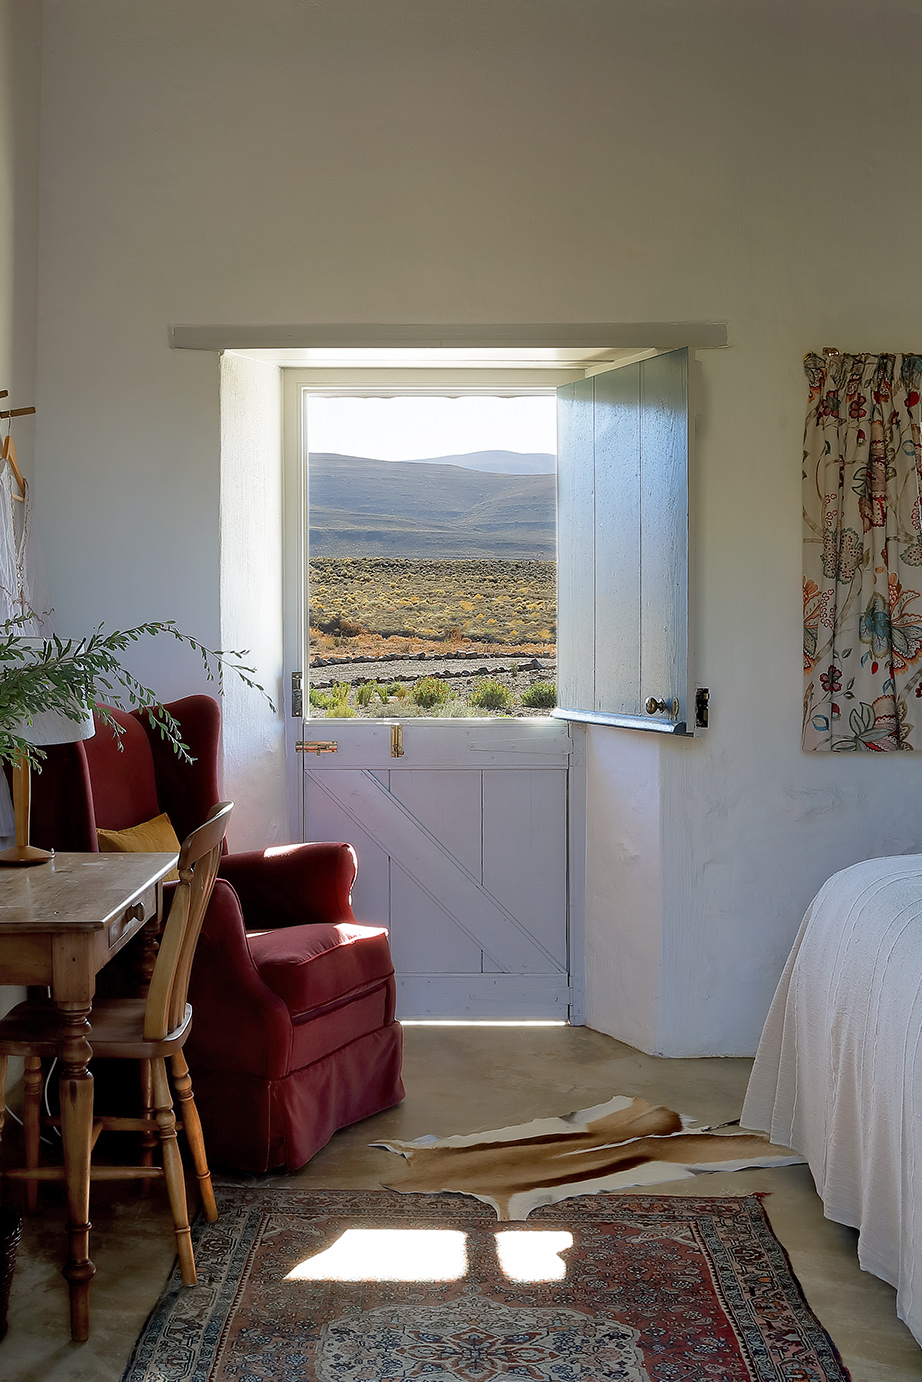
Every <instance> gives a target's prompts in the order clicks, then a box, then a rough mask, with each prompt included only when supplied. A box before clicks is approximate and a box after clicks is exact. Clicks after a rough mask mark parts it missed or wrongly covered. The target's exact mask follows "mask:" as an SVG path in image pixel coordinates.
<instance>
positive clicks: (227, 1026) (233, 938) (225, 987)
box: [186, 878, 292, 1079]
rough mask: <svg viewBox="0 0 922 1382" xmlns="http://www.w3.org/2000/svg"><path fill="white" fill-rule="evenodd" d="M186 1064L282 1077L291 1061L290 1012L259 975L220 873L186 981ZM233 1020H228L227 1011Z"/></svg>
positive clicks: (233, 896)
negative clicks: (188, 1015) (188, 1005)
mask: <svg viewBox="0 0 922 1382" xmlns="http://www.w3.org/2000/svg"><path fill="white" fill-rule="evenodd" d="M189 1001H190V1003H191V1004H192V1030H191V1032H190V1034H189V1040H188V1042H187V1045H186V1055H187V1057H188V1059H189V1063H190V1065H192V1067H193V1074H194V1071H195V1067H196V1066H199V1067H201V1068H202V1069H206V1070H209V1069H210V1070H227V1069H233V1070H236V1071H237V1072H238V1073H239V1074H241V1075H254V1076H256V1077H258V1078H261V1079H280V1078H281V1077H282V1076H284V1075H286V1074H287V1073H288V1070H289V1066H290V1061H291V1041H292V1026H291V1015H290V1014H289V1012H288V1009H287V1008H286V1006H285V1003H284V1001H283V1000H282V999H281V998H280V997H279V996H278V995H277V994H276V993H273V991H272V989H270V988H269V987H268V986H267V985H266V984H265V982H264V981H263V979H262V978H261V976H260V973H259V970H258V969H257V968H256V965H255V964H254V963H253V958H252V956H251V955H250V948H249V946H248V945H247V938H246V931H245V930H244V926H243V914H242V912H241V910H240V901H239V898H238V897H237V895H236V893H235V892H234V889H233V888H232V887H231V885H230V884H229V883H226V882H224V881H222V880H221V879H220V878H219V879H218V880H217V882H216V883H215V886H214V892H213V893H212V895H211V900H210V902H209V904H208V909H207V911H206V913H205V920H204V922H203V924H202V930H201V933H200V935H199V940H198V945H197V947H196V951H195V959H194V961H193V963H192V976H191V979H190V982H189ZM229 1013H232V1014H233V1021H232V1022H229V1021H228V1014H229Z"/></svg>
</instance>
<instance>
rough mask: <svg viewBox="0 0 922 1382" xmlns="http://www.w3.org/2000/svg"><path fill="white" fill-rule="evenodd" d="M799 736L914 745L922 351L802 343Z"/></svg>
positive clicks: (817, 743)
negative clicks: (844, 349) (857, 351)
mask: <svg viewBox="0 0 922 1382" xmlns="http://www.w3.org/2000/svg"><path fill="white" fill-rule="evenodd" d="M804 368H805V370H806V374H807V378H808V380H809V381H810V407H809V411H808V413H807V424H806V430H805V433H804V476H803V479H804V676H805V681H806V690H805V694H804V725H803V746H804V748H805V749H830V750H833V751H835V752H839V753H856V752H865V751H867V752H872V753H882V752H886V751H888V750H892V749H913V748H918V747H920V746H922V734H920V732H919V726H920V724H922V410H920V402H919V399H920V392H922V356H919V355H837V356H832V357H831V358H829V359H827V358H825V357H824V356H821V355H807V356H806V357H805V359H804Z"/></svg>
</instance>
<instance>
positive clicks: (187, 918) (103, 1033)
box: [0, 802, 233, 1286]
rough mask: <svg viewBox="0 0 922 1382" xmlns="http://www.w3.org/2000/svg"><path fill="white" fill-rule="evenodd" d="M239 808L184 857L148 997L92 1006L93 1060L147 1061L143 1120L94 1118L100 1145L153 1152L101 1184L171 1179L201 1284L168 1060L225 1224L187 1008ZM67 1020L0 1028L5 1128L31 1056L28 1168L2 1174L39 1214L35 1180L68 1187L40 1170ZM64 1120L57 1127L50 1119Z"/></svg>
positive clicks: (200, 1172) (212, 820)
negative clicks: (15, 1076) (128, 1139)
mask: <svg viewBox="0 0 922 1382" xmlns="http://www.w3.org/2000/svg"><path fill="white" fill-rule="evenodd" d="M232 806H233V803H232V802H219V803H218V805H217V806H215V807H214V808H213V809H212V811H211V813H210V815H209V818H208V820H207V821H206V823H205V824H204V825H202V826H199V828H198V829H197V830H193V831H192V833H191V835H189V836H188V837H187V839H186V840H185V841H184V842H183V845H182V849H181V851H180V855H179V864H178V868H179V880H180V881H179V882H178V883H177V884H176V885H175V891H174V893H173V899H172V904H171V906H170V912H169V916H168V918H167V920H166V923H165V925H164V927H163V933H162V936H161V940H160V948H159V950H158V952H157V959H156V963H155V965H154V971H153V975H152V976H151V982H150V988H149V990H148V993H147V996H146V998H111V999H103V1000H101V1001H100V1002H99V1003H98V1004H94V1006H93V1012H92V1033H91V1036H90V1042H91V1044H92V1047H93V1054H94V1056H105V1057H109V1058H115V1059H119V1060H136V1061H140V1062H141V1086H142V1090H143V1092H144V1102H145V1105H146V1107H145V1109H144V1112H143V1115H142V1116H141V1117H140V1118H125V1117H95V1116H94V1121H93V1145H94V1146H95V1144H96V1140H97V1138H98V1137H99V1135H100V1133H102V1132H104V1131H116V1132H140V1133H142V1134H144V1141H145V1150H144V1154H143V1157H142V1165H140V1166H96V1165H93V1166H92V1167H91V1170H90V1177H91V1179H93V1180H130V1179H136V1178H138V1177H141V1178H144V1179H147V1178H156V1177H160V1178H163V1179H164V1180H165V1181H166V1186H167V1193H168V1195H169V1200H170V1209H171V1211H172V1215H173V1226H174V1230H175V1233H176V1247H177V1252H178V1254H179V1264H180V1269H181V1271H182V1279H183V1282H184V1284H185V1285H186V1286H194V1285H195V1281H196V1276H195V1259H194V1257H193V1252H192V1237H191V1230H190V1227H189V1215H188V1209H187V1205H186V1188H185V1181H184V1178H183V1167H182V1159H181V1157H180V1154H179V1146H178V1143H177V1139H176V1130H177V1123H176V1117H175V1114H174V1111H173V1099H172V1095H171V1091H170V1082H169V1079H168V1077H167V1070H166V1062H167V1059H169V1061H170V1065H171V1067H172V1073H173V1081H174V1084H175V1087H176V1094H177V1097H178V1099H179V1103H180V1107H181V1111H182V1123H181V1126H182V1127H183V1129H184V1130H185V1134H186V1140H187V1141H188V1143H189V1148H190V1151H191V1153H192V1159H193V1162H194V1164H195V1171H196V1175H197V1177H198V1183H199V1190H200V1194H201V1200H202V1208H203V1209H204V1211H205V1217H206V1218H207V1219H211V1220H214V1219H217V1217H218V1211H217V1207H216V1205H215V1199H214V1191H213V1189H212V1185H211V1176H210V1173H209V1170H208V1160H207V1157H206V1153H205V1143H204V1140H203V1137H202V1128H201V1123H200V1121H199V1116H198V1111H197V1110H196V1107H195V1101H194V1099H193V1097H192V1081H191V1079H190V1078H189V1069H188V1066H187V1065H186V1061H185V1057H184V1055H183V1051H182V1048H183V1046H184V1044H185V1041H186V1038H187V1037H188V1035H189V1030H190V1028H191V1025H192V1009H191V1007H190V1005H189V1004H188V1003H187V1001H186V995H187V992H188V988H189V975H190V973H191V970H192V959H193V956H194V954H195V947H196V944H197V942H198V937H199V932H200V930H201V927H202V920H203V918H204V915H205V910H206V908H207V906H208V901H209V898H210V897H211V893H212V889H213V887H214V881H215V878H216V876H217V872H218V864H219V862H220V859H221V849H222V845H223V842H224V834H225V831H226V829H227V822H228V818H229V816H230V813H231V810H232ZM59 1023H60V1015H59V1013H58V1010H57V1009H56V1008H55V1007H53V1006H52V1005H51V1004H50V1003H43V1002H41V1001H34V1000H30V1001H29V1002H25V1003H20V1004H18V1005H17V1006H16V1007H15V1008H13V1010H12V1012H11V1013H9V1015H8V1016H7V1017H5V1018H3V1019H2V1020H0V1129H2V1126H3V1119H4V1113H5V1108H6V1066H7V1058H8V1057H9V1056H22V1057H24V1058H25V1063H26V1075H25V1113H24V1119H23V1122H24V1126H25V1142H26V1165H25V1166H23V1167H15V1168H12V1169H10V1170H7V1171H5V1172H4V1175H6V1176H7V1177H8V1178H10V1179H13V1180H24V1181H26V1183H27V1206H29V1205H32V1206H34V1201H35V1192H36V1190H37V1182H38V1181H43V1180H63V1179H64V1168H63V1167H61V1166H49V1167H43V1166H39V1121H40V1099H41V1084H42V1081H41V1062H42V1059H43V1058H48V1057H53V1056H56V1055H57V1053H58V1046H59V1041H60V1032H59ZM52 1121H57V1120H52ZM158 1136H159V1140H160V1145H161V1149H162V1156H163V1165H162V1166H154V1165H153V1148H154V1147H155V1146H156V1142H157V1137H158Z"/></svg>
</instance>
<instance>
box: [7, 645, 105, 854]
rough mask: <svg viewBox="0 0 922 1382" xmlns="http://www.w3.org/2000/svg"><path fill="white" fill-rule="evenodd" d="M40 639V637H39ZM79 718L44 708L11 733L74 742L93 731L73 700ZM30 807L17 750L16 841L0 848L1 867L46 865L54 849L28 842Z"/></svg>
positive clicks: (26, 772)
mask: <svg viewBox="0 0 922 1382" xmlns="http://www.w3.org/2000/svg"><path fill="white" fill-rule="evenodd" d="M39 641H40V640H39ZM74 709H75V711H79V713H80V718H79V719H78V720H72V719H70V718H69V716H67V715H63V714H61V712H60V711H58V710H44V711H41V712H40V713H39V714H37V715H33V716H32V718H31V719H30V720H21V721H20V723H19V724H18V725H16V726H14V728H13V731H12V732H13V733H14V734H17V735H18V736H19V738H20V739H25V740H26V742H27V743H29V744H33V745H34V746H35V747H36V748H45V747H46V746H48V745H50V744H76V743H77V742H78V741H79V740H81V739H89V738H90V737H91V736H92V735H93V734H94V733H95V732H96V725H95V723H94V720H93V714H92V711H90V710H88V709H87V708H86V706H84V705H81V703H80V702H79V701H78V700H76V699H75V700H74ZM31 809H32V775H31V770H30V767H29V760H28V758H27V756H26V754H25V753H20V755H19V757H18V758H17V760H16V762H15V763H14V764H13V813H14V815H15V818H16V843H15V845H13V847H12V848H11V849H4V850H0V868H8V867H10V866H14V867H15V866H17V865H18V866H20V867H21V866H23V865H28V864H46V863H47V862H48V860H49V859H51V858H53V857H54V856H53V852H52V851H49V850H47V849H38V848H36V846H34V845H30V844H29V816H30V813H31Z"/></svg>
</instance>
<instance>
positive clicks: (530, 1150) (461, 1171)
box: [371, 1095, 804, 1219]
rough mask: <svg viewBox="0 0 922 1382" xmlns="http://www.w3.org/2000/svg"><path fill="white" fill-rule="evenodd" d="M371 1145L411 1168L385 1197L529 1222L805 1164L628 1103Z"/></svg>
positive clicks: (736, 1135) (760, 1142) (398, 1173)
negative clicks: (441, 1200)
mask: <svg viewBox="0 0 922 1382" xmlns="http://www.w3.org/2000/svg"><path fill="white" fill-rule="evenodd" d="M725 1126H729V1125H725ZM371 1146H373V1147H382V1148H384V1149H385V1150H386V1151H389V1152H397V1153H398V1154H399V1155H400V1156H402V1157H404V1158H405V1159H406V1165H405V1166H402V1167H399V1168H397V1169H395V1170H394V1171H393V1172H391V1174H390V1175H389V1176H388V1177H387V1178H386V1179H385V1180H383V1181H382V1184H383V1185H385V1186H386V1188H387V1189H389V1190H400V1191H401V1192H402V1193H403V1194H434V1193H436V1192H438V1191H440V1190H448V1191H453V1192H454V1193H456V1194H462V1195H474V1196H476V1198H477V1199H478V1200H483V1202H484V1204H488V1205H492V1207H493V1208H494V1209H495V1210H496V1214H497V1217H498V1218H500V1219H527V1218H528V1216H529V1214H530V1213H531V1211H532V1210H533V1209H536V1208H537V1206H538V1205H542V1204H557V1203H558V1202H559V1201H560V1200H563V1199H566V1198H567V1197H568V1196H570V1195H589V1194H595V1193H596V1192H598V1191H599V1190H625V1189H627V1187H628V1186H631V1185H657V1184H661V1183H662V1182H664V1181H672V1180H687V1179H688V1178H689V1177H691V1176H697V1175H701V1174H702V1173H704V1172H707V1171H739V1170H742V1168H743V1167H744V1166H793V1165H797V1164H799V1163H801V1162H803V1160H804V1158H803V1157H802V1156H797V1155H796V1153H794V1152H792V1151H790V1149H789V1148H787V1147H776V1146H773V1144H772V1143H771V1142H770V1141H769V1140H768V1138H767V1137H763V1135H762V1134H761V1133H747V1132H739V1131H735V1132H723V1131H722V1130H714V1129H711V1128H704V1127H700V1126H698V1125H696V1124H695V1123H694V1121H693V1120H692V1119H690V1118H687V1117H685V1116H684V1115H683V1114H680V1113H674V1112H673V1110H672V1109H668V1108H664V1107H663V1106H662V1105H653V1104H648V1103H647V1102H646V1100H645V1099H631V1098H628V1097H626V1096H624V1095H617V1096H616V1097H615V1098H614V1099H609V1101H608V1103H606V1104H596V1105H595V1107H594V1108H586V1109H580V1110H579V1112H577V1113H567V1114H564V1116H563V1117H562V1118H536V1119H535V1120H534V1121H533V1122H531V1123H521V1124H519V1125H518V1126H517V1127H514V1128H497V1129H495V1130H494V1131H492V1132H476V1133H468V1134H463V1135H459V1136H454V1137H441V1138H436V1137H420V1138H417V1139H416V1141H415V1142H372V1143H371Z"/></svg>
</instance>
